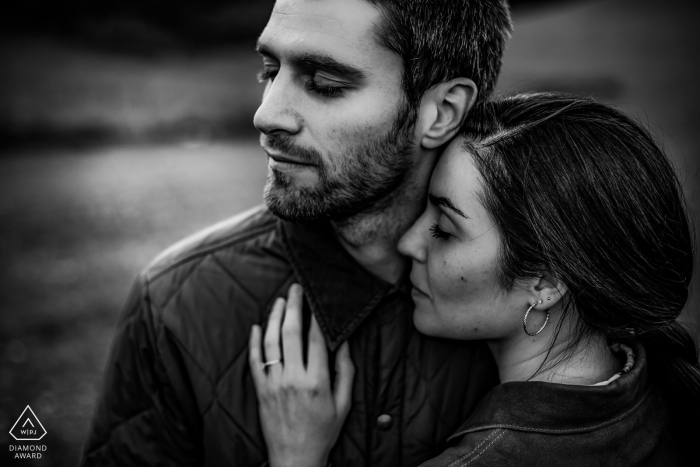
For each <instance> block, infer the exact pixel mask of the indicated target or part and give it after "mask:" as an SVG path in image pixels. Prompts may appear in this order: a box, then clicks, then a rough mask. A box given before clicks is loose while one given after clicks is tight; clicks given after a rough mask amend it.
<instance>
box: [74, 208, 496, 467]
mask: <svg viewBox="0 0 700 467" xmlns="http://www.w3.org/2000/svg"><path fill="white" fill-rule="evenodd" d="M293 282H299V283H301V284H302V285H303V287H304V291H305V294H306V305H305V307H304V308H305V311H306V312H307V314H306V316H305V324H306V326H308V323H309V315H308V313H310V312H313V313H314V315H315V316H316V317H317V319H318V322H319V325H320V327H321V330H322V331H323V333H324V336H325V338H326V341H327V344H328V347H329V348H330V350H331V351H332V352H333V351H335V350H336V349H337V348H338V346H339V345H340V344H341V343H342V342H343V341H344V340H346V339H349V341H350V351H351V355H352V358H353V362H354V364H355V367H356V374H355V381H354V387H353V402H352V404H353V405H352V409H351V412H350V414H349V416H348V419H347V421H346V424H345V426H344V428H343V431H342V433H341V435H340V437H339V439H338V442H337V444H336V446H335V448H334V449H333V451H332V453H331V461H332V462H333V464H334V466H336V467H340V466H415V465H418V464H420V463H421V462H423V461H425V460H427V459H430V458H431V457H433V456H435V455H437V454H438V453H440V452H442V450H443V449H444V448H445V447H446V444H445V443H446V440H447V438H448V437H449V436H450V435H451V434H453V433H454V432H455V431H456V429H457V428H458V427H459V425H460V423H461V422H462V421H463V420H464V419H465V418H466V417H467V416H468V415H469V414H470V413H471V412H472V411H473V410H474V408H475V407H476V404H477V401H478V400H479V399H480V398H481V397H482V396H483V395H485V394H486V393H487V392H488V391H489V390H490V389H491V388H492V387H493V386H494V385H496V384H497V382H498V379H497V378H498V376H497V373H496V369H495V365H494V363H493V360H492V358H491V356H490V354H489V352H488V350H487V349H486V347H485V346H484V345H483V344H481V343H469V342H455V341H447V340H442V339H435V338H429V337H426V336H423V335H421V334H419V333H418V332H417V331H416V330H415V329H414V327H413V325H412V320H411V311H412V309H413V303H412V301H411V298H410V293H409V292H410V290H409V288H408V287H407V284H408V283H407V281H405V280H404V281H403V282H402V283H401V285H400V286H392V285H390V284H388V283H386V282H383V281H381V280H379V279H377V278H375V277H374V276H372V275H370V274H369V273H368V272H366V271H365V270H364V269H363V268H362V267H361V266H360V265H359V264H358V263H356V262H355V261H354V260H353V259H352V258H351V257H350V256H349V255H348V254H347V252H346V251H345V250H344V249H343V248H342V246H341V245H340V244H339V243H338V241H337V239H336V237H335V236H334V234H333V231H332V228H331V226H330V225H329V224H327V223H298V224H295V223H286V222H283V221H281V220H279V219H277V218H275V217H274V216H273V215H271V214H270V213H269V212H268V211H267V210H266V209H265V208H256V209H254V210H252V211H249V212H247V213H244V214H242V215H240V216H237V217H235V218H233V219H231V220H229V221H226V222H224V223H222V224H219V225H217V226H214V227H212V228H210V229H208V230H206V231H204V232H202V233H200V234H198V235H196V236H194V237H193V238H190V239H188V240H185V241H184V242H182V243H180V244H178V245H175V246H174V247H173V248H171V249H170V250H168V251H166V252H165V253H163V254H162V255H161V256H160V257H159V258H158V259H156V261H155V262H154V263H153V264H152V265H150V266H149V267H148V268H147V269H146V270H145V271H144V272H143V273H142V274H141V275H140V276H139V278H138V279H137V281H136V283H135V285H134V287H133V289H132V292H131V295H130V297H129V299H128V302H127V304H126V307H125V309H124V311H123V314H122V316H121V318H120V321H119V324H118V328H117V332H116V335H115V338H114V341H113V343H112V348H111V351H110V357H109V360H108V363H107V367H106V371H105V377H104V382H103V388H102V391H101V394H100V397H99V400H98V403H97V407H96V409H95V413H94V416H93V420H92V425H91V428H90V432H89V435H88V439H87V441H86V443H85V447H84V453H83V460H82V465H85V466H91V465H129V466H137V465H144V466H156V465H211V466H214V465H216V466H260V465H261V464H263V463H264V462H265V461H266V458H267V455H266V448H265V442H264V439H263V436H262V432H261V429H260V423H259V421H258V411H257V400H256V395H255V390H254V388H253V383H252V380H251V377H250V373H249V370H248V360H247V342H248V336H249V333H250V328H251V326H252V325H253V324H256V323H257V324H264V323H265V322H266V319H267V316H268V313H269V312H270V309H271V305H272V303H273V302H274V300H275V298H276V297H278V296H285V295H286V292H287V290H288V288H289V286H290V285H291V284H292V283H293ZM331 361H332V360H331Z"/></svg>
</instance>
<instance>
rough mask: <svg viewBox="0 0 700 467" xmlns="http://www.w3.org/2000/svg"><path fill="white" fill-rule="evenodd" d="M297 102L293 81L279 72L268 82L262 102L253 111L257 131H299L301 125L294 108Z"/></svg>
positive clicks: (267, 133) (274, 132) (275, 132)
mask: <svg viewBox="0 0 700 467" xmlns="http://www.w3.org/2000/svg"><path fill="white" fill-rule="evenodd" d="M298 104H299V100H298V98H297V96H296V95H295V92H294V89H293V83H291V81H290V80H289V78H288V77H286V76H284V75H283V74H282V73H279V74H278V75H277V77H275V79H274V80H273V81H270V82H268V84H267V87H266V88H265V92H264V93H263V98H262V103H261V104H260V107H258V110H257V111H256V112H255V117H254V118H253V124H254V125H255V128H257V129H258V131H260V132H262V133H265V134H266V135H275V134H279V133H286V134H296V133H298V132H299V131H301V126H302V124H301V117H300V116H299V112H298V109H297V108H296V107H297V106H298Z"/></svg>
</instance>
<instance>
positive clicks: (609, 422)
mask: <svg viewBox="0 0 700 467" xmlns="http://www.w3.org/2000/svg"><path fill="white" fill-rule="evenodd" d="M650 394H651V388H650V389H648V390H647V392H646V394H644V396H643V397H642V398H641V400H640V401H639V402H637V403H636V404H635V405H634V406H632V407H631V408H630V409H629V410H627V411H626V412H624V413H622V414H620V415H618V416H617V417H615V418H612V419H610V420H607V421H605V422H603V423H599V424H598V425H594V426H588V427H583V428H569V429H565V430H555V429H550V428H531V427H524V426H518V425H510V424H505V423H499V424H496V425H484V426H480V427H476V428H469V429H468V430H464V431H460V432H458V433H455V434H454V435H452V436H450V438H449V439H451V438H454V437H456V436H460V435H465V434H467V433H472V432H475V431H481V430H485V429H489V428H509V429H513V430H520V431H534V432H540V433H562V434H564V433H582V432H584V433H585V432H587V431H592V430H596V429H598V428H603V427H605V426H608V425H612V424H613V423H616V422H618V421H620V420H622V419H623V418H625V417H627V416H628V415H629V414H631V413H632V412H634V411H635V410H637V409H638V408H639V406H640V405H642V404H643V403H644V402H645V401H646V400H647V398H648V397H649V395H650Z"/></svg>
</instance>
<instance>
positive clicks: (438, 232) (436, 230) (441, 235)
mask: <svg viewBox="0 0 700 467" xmlns="http://www.w3.org/2000/svg"><path fill="white" fill-rule="evenodd" d="M430 233H431V234H432V235H433V237H435V238H437V239H439V240H447V239H448V238H450V237H451V236H452V234H450V233H448V232H445V231H444V230H442V229H441V228H440V226H439V225H437V224H433V225H432V227H430Z"/></svg>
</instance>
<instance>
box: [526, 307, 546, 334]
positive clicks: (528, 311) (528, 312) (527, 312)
mask: <svg viewBox="0 0 700 467" xmlns="http://www.w3.org/2000/svg"><path fill="white" fill-rule="evenodd" d="M540 303H542V300H538V301H536V302H535V303H533V304H532V305H530V308H528V309H527V311H526V312H525V317H524V318H523V330H524V331H525V334H527V335H528V336H536V335H537V334H539V333H541V332H542V330H543V329H544V327H545V326H547V323H548V322H549V308H547V317H546V318H545V320H544V324H543V325H542V327H541V328H540V329H539V331H537V332H530V331H528V330H527V316H528V315H529V314H530V311H531V310H532V309H533V308H535V306H536V305H539V304H540Z"/></svg>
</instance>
